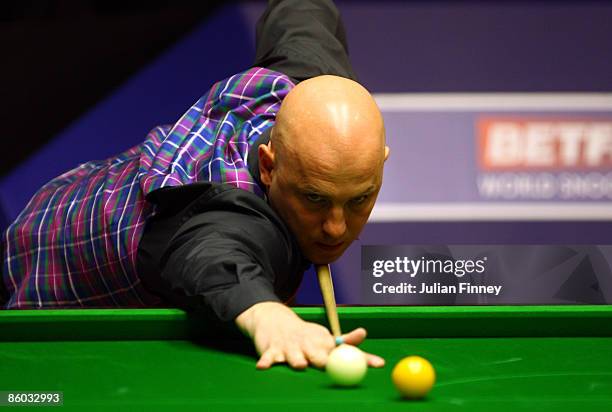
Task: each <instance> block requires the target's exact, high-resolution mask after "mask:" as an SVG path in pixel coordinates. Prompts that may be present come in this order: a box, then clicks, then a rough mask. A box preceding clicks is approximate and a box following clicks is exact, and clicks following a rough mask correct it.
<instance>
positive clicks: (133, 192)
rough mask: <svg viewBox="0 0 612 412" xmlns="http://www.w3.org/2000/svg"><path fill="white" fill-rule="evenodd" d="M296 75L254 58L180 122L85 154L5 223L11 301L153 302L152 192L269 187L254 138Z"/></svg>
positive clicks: (23, 304)
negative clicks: (143, 243)
mask: <svg viewBox="0 0 612 412" xmlns="http://www.w3.org/2000/svg"><path fill="white" fill-rule="evenodd" d="M293 86H294V84H293V83H292V82H291V80H290V79H289V78H288V77H286V76H285V75H283V74H281V73H278V72H274V71H271V70H267V69H264V68H251V69H249V70H247V71H245V72H242V73H239V74H236V75H234V76H232V77H230V78H228V79H225V80H222V81H220V82H217V83H215V84H214V85H213V86H212V88H211V89H210V90H209V91H208V93H207V94H206V95H204V96H203V97H202V98H201V99H199V100H198V101H197V102H196V103H195V104H194V105H193V106H191V107H190V108H189V110H187V112H186V113H185V114H184V115H183V116H182V117H181V118H180V119H179V120H178V121H177V122H176V123H175V124H174V125H172V126H159V127H156V128H155V129H153V130H152V131H151V132H149V134H148V136H147V138H146V140H145V141H144V142H143V143H142V144H140V145H138V146H135V147H133V148H131V149H129V150H127V151H125V152H123V153H121V154H120V155H118V156H115V157H113V158H110V159H106V160H102V161H92V162H88V163H85V164H83V165H81V166H79V167H77V168H75V169H73V170H71V171H69V172H67V173H65V174H63V175H61V176H58V177H57V178H55V179H53V180H52V181H50V182H49V183H47V184H46V185H45V186H43V187H42V188H41V189H40V190H39V191H38V192H37V193H36V194H35V195H34V197H33V198H32V199H31V200H30V202H29V203H28V205H27V206H26V208H25V209H24V210H23V211H22V213H21V214H20V215H19V216H18V217H17V219H16V220H15V222H13V224H12V225H11V226H10V227H9V228H8V229H7V230H6V232H5V233H4V239H3V241H4V242H5V249H6V251H5V256H4V268H3V281H4V283H5V285H6V287H7V289H8V291H9V293H10V295H11V298H10V300H9V302H8V304H7V305H6V307H7V308H42V307H146V306H151V305H156V304H158V303H159V300H158V299H157V298H156V297H155V296H153V295H151V294H149V293H147V291H146V290H145V289H144V288H143V287H142V284H141V282H140V279H139V278H138V274H137V273H136V255H137V251H138V244H139V241H140V238H141V236H142V233H143V230H144V226H145V223H146V221H147V218H149V217H151V216H152V215H153V214H154V213H155V207H154V205H152V204H150V203H149V202H147V201H146V200H145V197H146V195H147V194H149V193H151V192H153V191H154V190H157V189H159V188H162V187H167V186H181V185H188V184H190V183H195V182H201V181H211V182H217V183H228V184H232V185H235V186H236V187H238V188H240V189H243V190H248V191H251V192H253V193H255V194H257V195H259V196H263V192H262V189H261V188H260V187H259V186H258V185H257V183H256V182H255V180H254V178H253V176H251V175H250V173H249V171H248V152H249V147H250V145H251V144H253V142H255V140H256V139H257V138H258V137H259V135H260V134H261V133H262V132H263V131H264V130H266V129H267V128H269V127H271V126H272V125H273V124H274V119H275V116H276V113H277V111H278V110H279V108H280V103H281V101H282V100H283V98H284V97H285V96H286V95H287V93H288V92H289V91H290V90H291V89H292V88H293Z"/></svg>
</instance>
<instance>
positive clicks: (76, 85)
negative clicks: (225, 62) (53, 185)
mask: <svg viewBox="0 0 612 412" xmlns="http://www.w3.org/2000/svg"><path fill="white" fill-rule="evenodd" d="M252 3H254V4H255V6H252V7H250V8H249V7H247V9H248V10H251V11H250V13H251V14H253V13H254V12H253V10H255V11H258V10H261V8H262V7H263V5H264V4H265V2H264V1H255V2H250V3H248V4H251V5H252ZM241 4H243V3H240V2H235V1H225V2H222V1H214V0H213V1H198V2H195V1H170V0H151V1H104V0H83V1H71V0H38V1H36V0H25V1H18V0H11V1H5V2H2V6H0V7H1V8H0V50H2V65H1V66H0V73H1V75H2V76H1V77H0V78H1V79H2V80H1V83H0V84H1V90H2V100H1V103H0V109H1V110H0V113H2V114H1V118H0V120H1V124H2V135H1V139H2V142H3V154H4V155H3V156H2V162H1V163H0V177H2V176H3V175H5V174H7V173H9V172H10V171H11V169H13V168H14V167H15V166H16V165H17V164H19V163H20V162H21V161H23V160H25V159H26V158H27V157H28V156H29V155H31V154H32V153H34V152H35V151H36V150H37V149H38V148H39V147H40V146H41V145H42V144H43V143H45V142H47V141H48V140H50V139H52V138H53V137H54V136H55V135H57V134H58V133H59V132H60V131H62V130H63V129H64V128H65V127H66V126H67V125H69V124H70V123H71V122H73V121H74V120H75V119H77V118H78V117H79V116H80V115H82V114H84V113H86V112H87V110H88V109H89V108H91V107H92V106H93V105H94V104H95V103H96V102H98V101H100V100H102V99H104V98H105V97H107V96H109V95H110V94H112V93H113V90H115V89H116V88H117V87H118V86H119V85H121V84H122V83H123V82H124V81H126V79H128V78H129V77H130V76H132V75H134V74H135V73H138V71H139V70H141V69H142V68H143V67H146V66H147V64H149V63H150V62H151V61H153V60H154V59H155V57H157V56H159V55H160V54H162V53H163V52H164V51H165V50H166V49H168V48H169V47H170V46H172V45H173V44H175V43H176V42H178V41H179V40H181V39H182V38H183V37H184V36H186V35H187V34H189V33H190V32H191V31H192V30H194V28H196V27H198V26H199V25H202V24H207V22H210V21H212V20H214V19H215V18H216V14H215V13H217V12H218V10H219V9H220V8H222V7H225V8H227V7H239V5H241ZM337 4H338V7H339V9H340V10H341V12H342V14H343V16H344V19H345V22H346V26H347V31H348V35H349V36H348V37H349V44H350V45H351V54H352V59H353V63H354V65H355V69H356V71H357V73H358V75H360V78H361V80H362V82H363V83H364V84H365V85H366V86H367V87H368V88H369V89H370V90H371V91H374V92H409V91H416V92H434V91H442V92H443V91H448V92H452V91H466V92H478V91H581V92H585V91H588V92H601V91H612V75H611V73H612V52H611V50H612V28H611V27H612V23H611V22H612V5H611V2H608V1H578V0H575V1H509V0H507V1H467V0H457V1H448V0H447V1H440V0H430V1H410V0H405V1H389V0H387V1H375V2H374V1H356V0H353V1H350V0H349V1H342V0H341V1H338V2H337ZM237 25H244V22H238V23H237ZM247 29H248V30H253V29H254V28H253V27H248V28H247ZM227 30H228V31H231V30H232V29H231V27H228V28H227ZM248 41H251V39H249V40H248ZM190 103H191V102H185V103H184V104H185V106H187V105H189V104H190ZM152 126H153V125H152Z"/></svg>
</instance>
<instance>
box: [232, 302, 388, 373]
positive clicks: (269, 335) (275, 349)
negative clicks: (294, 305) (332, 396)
mask: <svg viewBox="0 0 612 412" xmlns="http://www.w3.org/2000/svg"><path fill="white" fill-rule="evenodd" d="M236 324H237V326H238V327H239V328H240V329H241V330H242V332H243V333H245V334H246V335H247V336H249V337H250V338H251V339H252V340H253V343H254V344H255V348H256V350H257V353H259V355H260V356H261V357H260V358H259V361H258V362H257V368H258V369H268V368H270V367H271V366H272V365H274V364H276V363H288V364H289V366H291V367H292V368H293V369H304V368H306V367H307V366H308V365H310V366H314V367H316V368H324V367H325V365H326V363H327V357H328V355H329V353H330V352H331V351H332V349H334V347H335V346H336V345H335V339H334V337H333V336H332V334H331V333H330V332H329V330H327V328H325V327H324V326H321V325H319V324H317V323H312V322H306V321H304V320H302V319H301V318H300V317H299V316H297V315H296V314H295V312H293V311H292V310H291V309H290V308H289V307H287V306H285V305H283V304H281V303H277V302H262V303H258V304H256V305H253V306H252V307H251V308H249V309H247V310H246V311H244V312H243V313H241V314H240V315H238V317H237V318H236ZM365 338H366V330H365V329H363V328H357V329H355V330H353V331H351V332H349V333H347V334H344V335H343V339H344V342H345V343H348V344H350V345H355V346H356V345H359V344H360V343H361V342H363V341H364V340H365ZM366 358H367V361H368V365H369V366H370V367H374V368H380V367H383V366H384V364H385V361H384V359H382V358H381V357H379V356H376V355H373V354H370V353H366Z"/></svg>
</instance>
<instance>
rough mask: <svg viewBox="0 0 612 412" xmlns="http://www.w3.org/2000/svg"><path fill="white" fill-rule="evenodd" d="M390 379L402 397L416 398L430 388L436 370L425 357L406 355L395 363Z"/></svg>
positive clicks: (425, 393) (433, 381)
mask: <svg viewBox="0 0 612 412" xmlns="http://www.w3.org/2000/svg"><path fill="white" fill-rule="evenodd" d="M391 379H392V380H393V384H394V385H395V387H396V388H397V390H398V391H400V393H401V394H402V396H403V397H405V398H409V399H418V398H422V397H424V396H425V395H427V393H428V392H429V391H430V390H431V388H432V386H433V385H434V383H435V381H436V371H435V370H434V368H433V366H431V363H429V361H428V360H427V359H425V358H422V357H420V356H408V357H407V358H404V359H402V360H401V361H399V362H398V363H397V365H395V367H394V368H393V372H391Z"/></svg>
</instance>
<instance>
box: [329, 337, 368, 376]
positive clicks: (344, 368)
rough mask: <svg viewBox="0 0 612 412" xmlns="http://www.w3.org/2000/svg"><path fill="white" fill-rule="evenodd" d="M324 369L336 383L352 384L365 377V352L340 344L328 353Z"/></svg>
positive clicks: (366, 364)
mask: <svg viewBox="0 0 612 412" xmlns="http://www.w3.org/2000/svg"><path fill="white" fill-rule="evenodd" d="M325 370H326V371H327V375H328V376H329V377H330V378H331V380H332V381H333V382H334V383H335V384H336V385H340V386H354V385H357V384H359V382H361V381H362V380H363V378H364V377H365V375H366V372H367V371H368V362H367V360H366V356H365V354H364V353H363V352H362V351H361V350H359V349H358V348H357V347H355V346H352V345H347V344H342V345H340V346H338V347H337V348H335V349H334V350H332V351H331V353H330V354H329V357H328V358H327V366H326V367H325Z"/></svg>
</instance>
